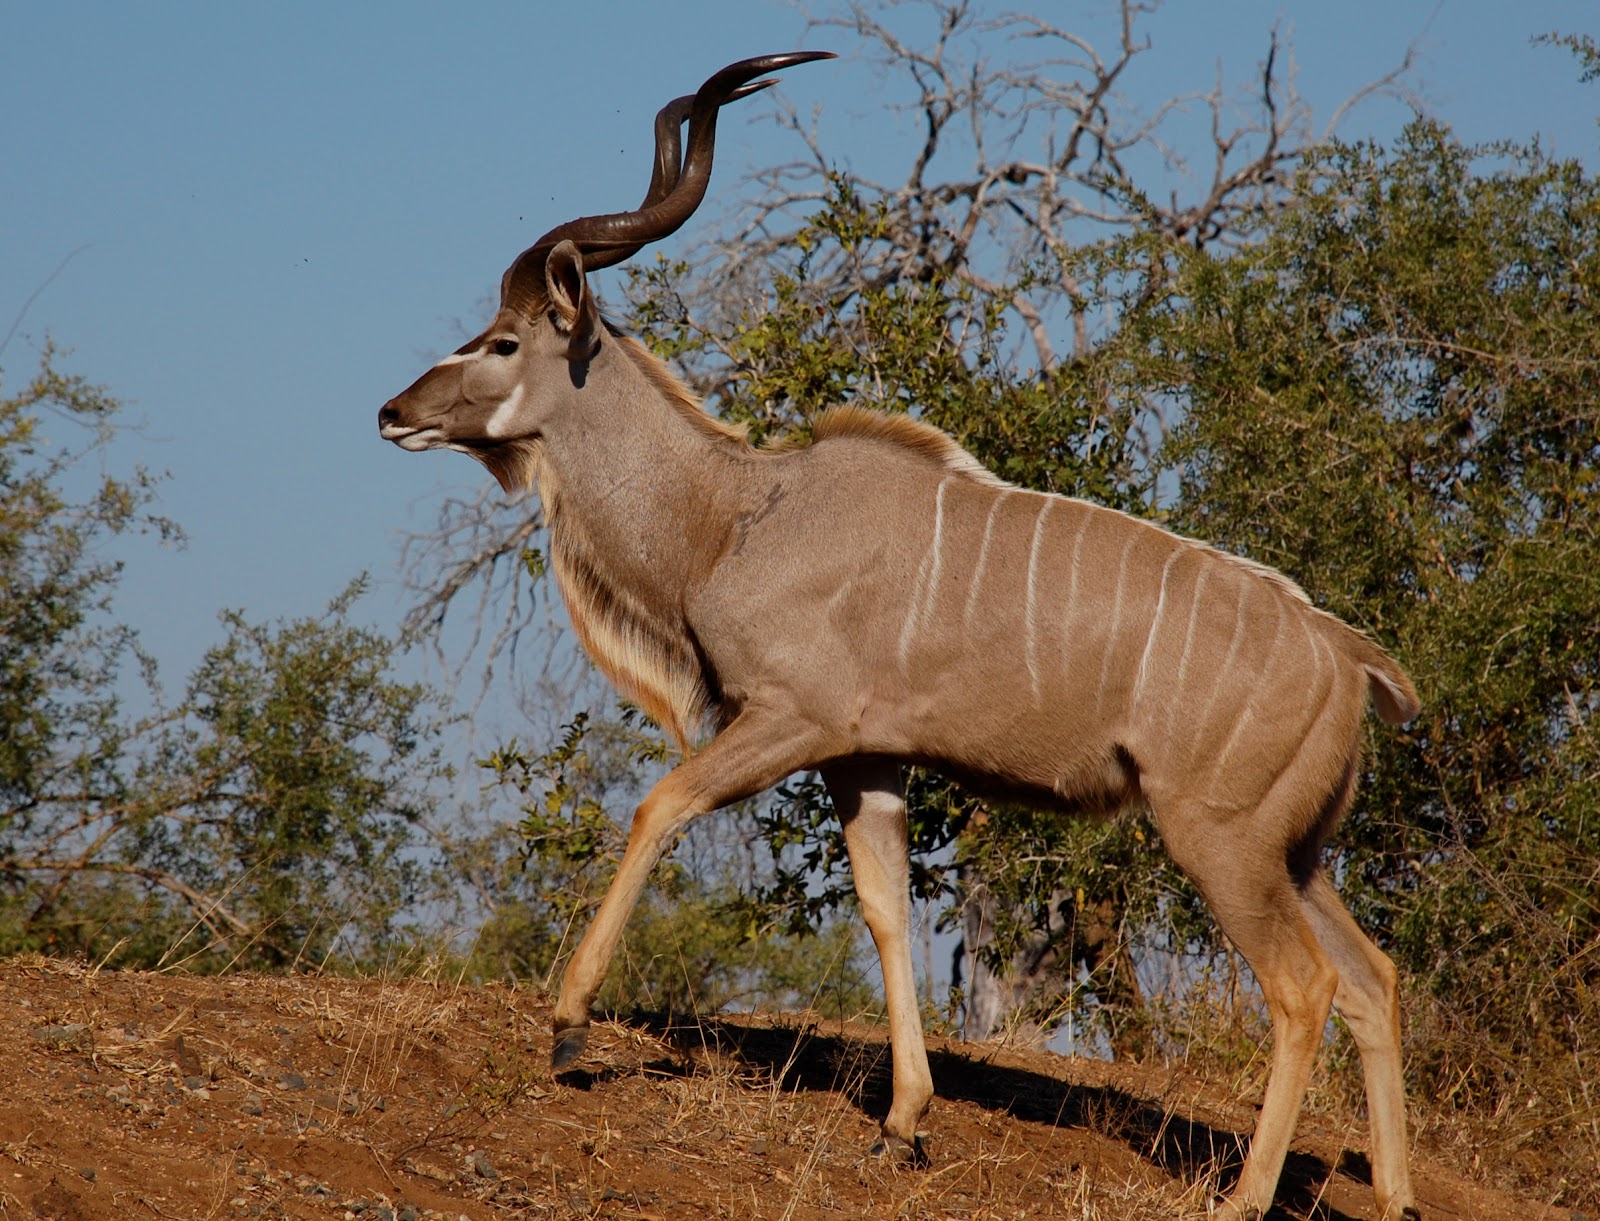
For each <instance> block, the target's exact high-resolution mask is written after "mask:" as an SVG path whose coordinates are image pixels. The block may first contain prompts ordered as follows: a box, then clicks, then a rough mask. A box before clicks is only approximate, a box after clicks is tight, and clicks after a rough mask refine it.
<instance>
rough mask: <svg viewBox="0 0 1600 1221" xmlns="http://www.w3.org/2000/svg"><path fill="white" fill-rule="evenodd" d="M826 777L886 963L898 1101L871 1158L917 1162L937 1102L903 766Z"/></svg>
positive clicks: (865, 766) (864, 765) (830, 772)
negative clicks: (927, 1117) (916, 932)
mask: <svg viewBox="0 0 1600 1221" xmlns="http://www.w3.org/2000/svg"><path fill="white" fill-rule="evenodd" d="M822 778H823V780H824V781H826V782H827V785H828V792H829V794H830V795H831V796H832V797H833V807H834V809H835V810H836V811H837V812H838V814H839V819H840V821H841V822H842V823H843V824H844V842H845V846H846V847H847V848H848V849H849V850H850V872H851V873H852V874H853V875H854V876H855V882H856V895H857V896H858V897H859V898H860V900H861V912H862V914H863V915H864V916H865V917H866V920H867V928H868V929H870V930H871V931H872V940H873V942H874V943H875V944H876V945H877V947H878V960H879V962H880V963H882V965H883V996H884V1001H885V1003H886V1004H887V1006H888V1010H889V1046H890V1049H891V1051H892V1052H893V1054H894V1099H893V1101H892V1102H891V1103H890V1105H889V1114H888V1117H887V1118H885V1119H884V1121H883V1140H882V1141H881V1142H880V1143H879V1145H878V1146H877V1148H875V1149H874V1150H873V1152H874V1153H882V1154H884V1155H887V1156H889V1157H896V1158H904V1159H906V1160H909V1161H913V1162H919V1163H920V1162H921V1161H923V1151H922V1142H921V1141H920V1140H919V1139H918V1138H917V1125H918V1123H920V1122H921V1120H922V1116H923V1113H924V1112H925V1111H927V1109H928V1103H929V1102H930V1101H931V1100H932V1098H933V1076H932V1074H931V1073H930V1072H929V1071H928V1049H927V1045H926V1044H925V1043H924V1041H923V1037H922V1013H921V1011H920V1009H919V1008H918V1006H917V985H916V976H915V974H914V973H913V968H912V965H911V863H910V853H909V845H908V844H907V842H906V803H905V797H904V795H903V793H902V790H901V787H900V767H899V765H898V764H896V763H892V762H888V761H885V760H851V761H848V762H843V763H836V764H832V765H830V766H828V767H825V768H823V769H822Z"/></svg>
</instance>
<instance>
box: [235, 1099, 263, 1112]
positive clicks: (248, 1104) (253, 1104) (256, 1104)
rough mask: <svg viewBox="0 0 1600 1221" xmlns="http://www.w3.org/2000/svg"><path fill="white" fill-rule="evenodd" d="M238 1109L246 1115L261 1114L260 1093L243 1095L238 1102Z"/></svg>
mask: <svg viewBox="0 0 1600 1221" xmlns="http://www.w3.org/2000/svg"><path fill="white" fill-rule="evenodd" d="M239 1109H240V1110H241V1111H243V1112H244V1113H245V1114H246V1115H260V1114H261V1095H260V1094H246V1095H245V1096H244V1101H243V1102H241V1103H240V1104H239Z"/></svg>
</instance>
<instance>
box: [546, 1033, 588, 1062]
mask: <svg viewBox="0 0 1600 1221" xmlns="http://www.w3.org/2000/svg"><path fill="white" fill-rule="evenodd" d="M588 1041H589V1028H588V1027H587V1026H568V1027H567V1028H566V1029H565V1030H558V1031H556V1041H555V1046H554V1047H552V1048H551V1049H550V1067H551V1068H566V1067H567V1065H569V1064H571V1063H572V1062H573V1061H574V1060H576V1059H577V1058H578V1057H579V1056H580V1055H582V1054H583V1047H584V1044H586V1043H587V1042H588Z"/></svg>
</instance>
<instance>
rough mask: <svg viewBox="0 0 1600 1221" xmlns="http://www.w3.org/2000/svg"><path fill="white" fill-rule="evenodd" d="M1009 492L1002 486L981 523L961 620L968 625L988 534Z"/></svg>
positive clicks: (986, 557) (985, 559) (985, 560)
mask: <svg viewBox="0 0 1600 1221" xmlns="http://www.w3.org/2000/svg"><path fill="white" fill-rule="evenodd" d="M1011 492H1012V489H1011V488H1002V489H1001V490H1000V491H999V492H998V493H997V494H996V495H995V498H994V499H993V500H992V501H990V502H989V517H988V520H986V521H985V522H984V523H983V542H982V544H981V545H980V546H979V547H978V564H977V567H975V568H974V569H973V570H972V581H971V583H970V584H969V585H968V586H967V609H966V613H965V614H964V615H963V616H962V620H961V621H962V622H963V623H964V624H966V626H968V627H971V626H972V612H973V611H975V610H976V609H977V608H978V588H979V584H980V583H981V582H982V580H983V566H984V565H985V564H987V563H988V562H989V536H990V535H991V534H993V533H994V519H995V514H997V513H998V512H999V511H1000V506H1001V505H1002V504H1004V503H1005V499H1006V497H1007V496H1009V495H1011Z"/></svg>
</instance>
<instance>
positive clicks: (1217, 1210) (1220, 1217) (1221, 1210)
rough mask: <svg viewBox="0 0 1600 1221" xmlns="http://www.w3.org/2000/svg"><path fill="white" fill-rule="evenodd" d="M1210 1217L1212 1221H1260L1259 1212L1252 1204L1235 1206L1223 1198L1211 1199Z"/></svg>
mask: <svg viewBox="0 0 1600 1221" xmlns="http://www.w3.org/2000/svg"><path fill="white" fill-rule="evenodd" d="M1210 1215H1211V1216H1212V1218H1213V1219H1214V1221H1261V1210H1260V1209H1259V1208H1257V1207H1256V1206H1255V1205H1254V1204H1235V1203H1233V1202H1232V1201H1231V1200H1229V1199H1227V1198H1226V1197H1224V1196H1216V1197H1215V1198H1213V1199H1212V1201H1211V1209H1210Z"/></svg>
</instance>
